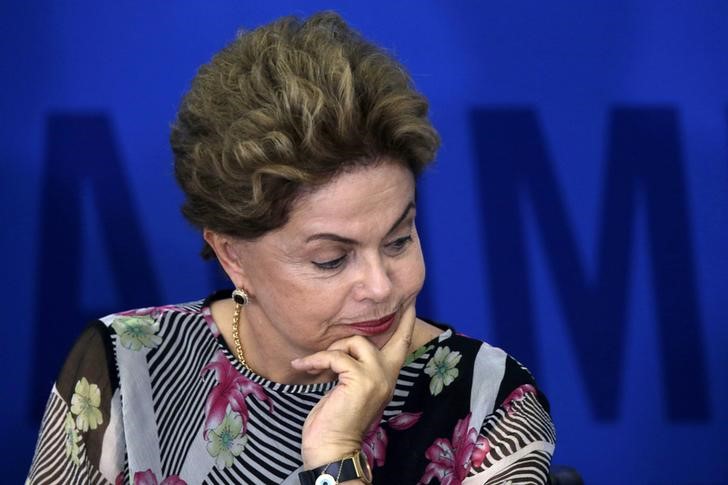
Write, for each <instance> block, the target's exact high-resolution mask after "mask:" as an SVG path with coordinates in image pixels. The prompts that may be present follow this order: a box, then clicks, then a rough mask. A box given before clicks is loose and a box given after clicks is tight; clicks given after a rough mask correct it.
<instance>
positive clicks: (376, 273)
mask: <svg viewBox="0 0 728 485" xmlns="http://www.w3.org/2000/svg"><path fill="white" fill-rule="evenodd" d="M392 287H393V286H392V278H391V277H390V274H389V270H388V268H387V266H386V265H385V264H384V261H382V258H381V256H379V255H378V256H376V257H372V258H367V260H366V262H365V263H364V264H363V265H362V269H361V274H360V278H359V282H358V284H357V299H361V300H364V299H369V300H372V301H375V302H382V301H385V300H386V299H387V298H389V296H390V295H391V293H392Z"/></svg>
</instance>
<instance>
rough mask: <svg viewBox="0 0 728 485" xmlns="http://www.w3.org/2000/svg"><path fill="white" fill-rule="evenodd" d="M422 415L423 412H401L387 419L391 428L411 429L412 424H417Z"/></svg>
mask: <svg viewBox="0 0 728 485" xmlns="http://www.w3.org/2000/svg"><path fill="white" fill-rule="evenodd" d="M421 417H422V413H399V414H398V415H396V416H392V417H391V418H389V420H388V421H387V424H388V425H389V427H390V428H392V429H396V430H397V431H402V430H405V429H410V428H411V427H412V426H414V425H415V424H417V421H419V420H420V418H421Z"/></svg>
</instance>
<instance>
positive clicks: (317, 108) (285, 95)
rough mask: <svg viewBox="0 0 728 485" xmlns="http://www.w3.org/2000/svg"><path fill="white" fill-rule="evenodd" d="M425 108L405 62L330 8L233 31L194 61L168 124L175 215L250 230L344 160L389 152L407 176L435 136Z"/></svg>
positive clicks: (374, 159) (225, 230)
mask: <svg viewBox="0 0 728 485" xmlns="http://www.w3.org/2000/svg"><path fill="white" fill-rule="evenodd" d="M427 109H428V107H427V101H426V100H425V98H424V97H423V96H422V95H421V94H420V93H418V92H417V91H416V90H415V88H414V86H413V83H412V80H411V79H410V77H409V75H408V74H407V72H406V71H405V70H404V68H403V67H402V66H401V65H400V64H399V63H398V62H397V61H395V60H394V59H393V58H392V57H391V56H390V55H388V54H387V53H385V52H384V51H383V50H382V49H380V48H378V47H377V46H375V45H373V44H371V43H370V42H368V41H367V40H365V39H364V38H362V37H361V35H360V34H359V33H357V32H356V31H354V30H352V29H351V28H350V27H349V26H348V25H346V23H345V22H344V21H343V20H342V19H341V17H339V16H338V15H337V14H335V13H331V12H324V13H319V14H316V15H313V16H312V17H310V18H308V19H306V20H301V19H298V18H294V17H287V18H283V19H280V20H277V21H275V22H273V23H271V24H268V25H265V26H262V27H259V28H257V29H255V30H252V31H249V32H244V33H241V34H239V35H238V36H237V38H236V39H235V40H234V41H233V42H232V43H230V44H229V45H228V46H227V47H225V48H224V49H223V50H222V51H220V52H219V53H218V54H216V55H215V56H214V57H213V59H212V60H211V61H210V62H209V63H208V64H206V65H204V66H202V67H201V68H200V70H199V72H198V73H197V76H196V77H195V79H194V80H193V82H192V87H191V89H190V90H189V92H188V93H187V94H186V95H185V97H184V99H183V100H182V104H181V106H180V109H179V112H178V114H177V119H176V121H175V123H174V125H173V127H172V133H171V136H170V140H171V145H172V151H173V153H174V158H175V163H174V167H175V175H176V178H177V181H178V183H179V184H180V186H181V187H182V190H183V191H184V193H185V196H186V200H185V202H184V205H183V206H182V213H183V214H184V216H185V217H186V218H187V219H188V220H189V221H190V222H191V223H192V224H193V225H195V226H196V227H198V228H200V229H203V228H209V229H211V230H213V231H215V232H218V233H222V234H227V235H230V236H234V237H239V238H242V239H249V240H250V239H255V238H257V237H259V236H261V235H263V234H265V233H266V232H268V231H270V230H273V229H276V228H278V227H281V226H283V225H284V224H285V223H286V222H287V218H288V214H289V211H290V208H291V205H292V203H293V201H294V200H295V199H296V197H297V196H299V195H300V194H301V193H302V192H303V191H304V190H308V189H313V188H316V187H317V186H320V185H322V184H325V183H327V182H328V181H330V180H331V179H332V178H333V177H335V176H336V175H337V174H339V173H341V172H342V171H344V170H347V169H351V168H352V167H354V166H357V165H366V164H373V163H378V162H379V160H381V157H388V158H391V159H393V160H395V161H397V162H399V163H403V164H405V165H406V166H407V167H409V169H410V170H411V171H412V173H413V174H414V175H415V176H417V175H419V174H420V173H421V171H422V170H423V169H424V168H425V166H426V165H427V164H428V163H429V162H430V161H431V160H432V159H433V158H434V155H435V151H436V150H437V148H438V145H439V137H438V135H437V132H436V131H435V129H434V128H433V127H432V125H431V123H430V121H429V120H428V118H427ZM202 255H203V257H205V258H209V257H212V256H213V252H212V250H211V248H210V247H209V246H207V245H206V246H205V248H204V249H203V252H202Z"/></svg>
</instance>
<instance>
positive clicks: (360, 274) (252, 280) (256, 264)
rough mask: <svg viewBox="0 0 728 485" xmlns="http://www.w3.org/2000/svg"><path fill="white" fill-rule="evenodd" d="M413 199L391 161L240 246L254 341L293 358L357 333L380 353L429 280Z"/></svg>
mask: <svg viewBox="0 0 728 485" xmlns="http://www.w3.org/2000/svg"><path fill="white" fill-rule="evenodd" d="M414 197H415V186H414V178H413V176H412V174H411V172H410V171H409V170H408V169H407V168H405V167H403V166H402V165H401V164H397V163H393V162H391V161H389V162H388V161H386V159H385V160H384V161H383V162H382V163H378V164H375V165H373V166H369V167H361V168H356V169H354V170H353V171H350V172H347V173H344V174H342V175H340V176H338V177H337V178H335V179H334V180H333V181H331V182H330V183H329V184H327V185H325V186H323V187H321V188H319V189H317V190H315V191H313V192H311V193H308V194H306V195H304V196H303V197H302V198H300V199H299V200H298V201H297V202H296V203H295V204H294V206H293V208H292V211H291V214H290V219H289V221H288V223H286V224H285V225H284V226H283V227H282V228H280V229H277V230H275V231H272V232H269V233H267V234H266V235H264V236H263V237H262V238H260V239H258V240H256V241H252V242H251V241H245V242H239V243H236V244H235V253H236V255H237V257H238V259H239V262H240V267H241V269H242V274H243V284H244V286H245V289H246V290H247V291H248V292H249V293H250V295H251V303H250V304H249V305H248V306H246V307H245V319H246V320H247V324H248V325H250V326H251V330H252V331H253V332H254V335H255V337H256V340H257V341H258V344H265V345H266V346H271V345H272V346H274V347H273V348H272V349H271V350H275V351H280V352H285V354H283V355H287V356H289V357H290V358H293V357H295V356H300V355H306V354H309V353H311V352H312V351H316V350H321V349H324V348H327V347H328V346H329V345H330V344H331V343H333V342H334V341H336V340H339V339H341V338H344V337H349V336H352V335H364V336H366V337H367V338H369V339H370V341H372V342H373V343H374V344H375V345H376V346H377V347H380V348H381V347H382V346H383V345H384V343H386V342H387V340H388V339H389V337H390V336H391V335H392V333H393V332H394V330H395V329H396V327H397V325H398V324H399V317H400V315H401V312H402V310H403V309H404V308H405V307H406V306H407V305H409V304H410V303H412V302H413V301H414V299H415V297H416V296H417V293H418V292H419V291H420V289H421V288H422V284H423V282H424V277H425V267H424V262H423V259H422V251H421V248H420V242H419V238H418V236H417V231H416V229H415V223H414V221H415V205H414ZM268 348H270V347H268Z"/></svg>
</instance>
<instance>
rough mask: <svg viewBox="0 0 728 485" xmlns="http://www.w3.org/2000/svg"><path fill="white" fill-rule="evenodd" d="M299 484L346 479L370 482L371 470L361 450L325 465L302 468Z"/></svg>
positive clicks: (325, 483)
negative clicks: (310, 468) (307, 468)
mask: <svg viewBox="0 0 728 485" xmlns="http://www.w3.org/2000/svg"><path fill="white" fill-rule="evenodd" d="M298 479H299V480H301V485H337V484H339V483H341V482H345V481H347V480H361V481H362V482H364V483H366V484H371V483H372V470H371V468H369V462H368V461H367V457H366V456H365V455H364V453H362V452H361V450H356V451H354V452H353V453H352V454H351V455H347V456H345V457H343V458H342V459H341V460H337V461H334V462H331V463H329V464H327V465H323V466H320V467H318V468H314V469H313V470H304V471H302V472H301V473H299V474H298Z"/></svg>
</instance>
